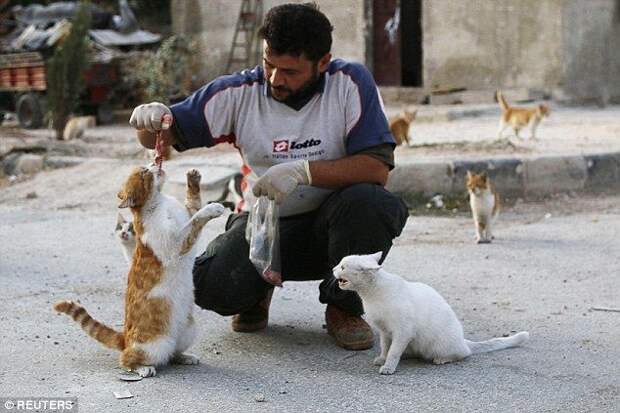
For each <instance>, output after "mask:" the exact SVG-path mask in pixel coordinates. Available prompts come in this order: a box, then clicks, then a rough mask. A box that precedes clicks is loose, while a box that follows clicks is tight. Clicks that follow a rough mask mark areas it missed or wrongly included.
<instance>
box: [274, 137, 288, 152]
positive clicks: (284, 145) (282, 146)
mask: <svg viewBox="0 0 620 413" xmlns="http://www.w3.org/2000/svg"><path fill="white" fill-rule="evenodd" d="M273 151H274V152H288V141H287V140H283V141H273Z"/></svg>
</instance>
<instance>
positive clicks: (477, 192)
mask: <svg viewBox="0 0 620 413" xmlns="http://www.w3.org/2000/svg"><path fill="white" fill-rule="evenodd" d="M466 186H467V192H469V205H470V206H471V213H472V215H473V217H474V224H475V226H476V242H477V243H478V244H488V243H490V242H491V241H492V240H493V239H494V238H495V237H494V236H493V233H492V232H491V227H492V225H493V223H494V222H495V220H496V219H497V216H498V215H499V208H500V200H499V194H498V193H497V191H496V190H495V187H494V186H493V183H492V182H491V179H490V178H489V176H488V175H487V173H486V172H482V173H480V174H475V173H473V172H471V171H467V182H466Z"/></svg>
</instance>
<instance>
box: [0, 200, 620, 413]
mask: <svg viewBox="0 0 620 413" xmlns="http://www.w3.org/2000/svg"><path fill="white" fill-rule="evenodd" d="M618 201H620V197H618V196H614V197H605V198H587V199H580V198H574V197H573V198H568V197H563V198H558V199H557V200H555V201H552V202H547V203H544V204H520V205H517V206H516V207H515V208H513V209H512V210H510V211H507V212H506V213H504V214H503V215H502V216H500V221H499V223H498V225H497V229H496V231H495V232H496V236H497V237H498V239H497V240H496V242H494V243H493V244H491V245H476V244H475V243H474V242H473V237H474V233H473V224H472V222H471V219H470V218H469V217H468V216H466V215H458V216H453V217H429V216H426V217H424V216H421V217H416V216H412V217H411V218H410V220H409V222H408V225H407V227H406V230H405V231H404V233H403V234H402V236H401V237H400V238H399V239H398V240H397V241H396V243H395V246H394V248H393V250H392V252H391V253H390V255H389V257H388V259H387V262H386V268H387V269H388V270H391V271H393V272H396V273H398V274H400V275H402V276H404V277H406V278H408V279H410V280H418V281H422V282H426V283H428V284H430V285H432V286H433V287H435V288H436V289H437V290H438V291H439V292H440V293H442V294H443V295H444V297H445V298H446V299H447V301H448V302H449V303H451V304H452V306H453V307H454V309H455V311H456V313H457V314H458V316H459V318H460V319H461V321H462V322H463V325H464V329H465V332H466V336H467V337H468V338H471V339H486V338H489V337H491V336H498V335H502V334H508V333H510V332H511V331H519V330H528V331H529V332H530V334H531V341H530V342H529V343H527V345H525V346H524V347H521V348H517V349H510V350H505V351H500V352H496V353H490V354H483V355H477V356H473V357H471V358H469V359H467V360H465V361H462V362H459V363H454V364H449V365H443V366H435V365H432V364H428V363H424V362H421V361H417V360H406V361H403V362H401V364H400V366H399V369H398V371H397V373H396V374H395V375H394V376H381V375H379V374H378V367H375V366H373V365H372V359H373V358H374V356H375V354H376V352H377V347H376V346H375V348H374V349H372V350H369V351H362V352H348V351H345V350H342V349H340V348H338V347H336V346H335V345H334V344H333V342H332V340H331V338H330V337H329V336H328V335H327V334H326V332H325V329H324V328H323V323H324V320H323V310H324V307H323V305H321V304H320V303H319V302H318V290H317V285H318V284H317V283H316V282H306V283H288V284H285V286H284V288H283V289H281V290H278V291H277V292H276V294H275V296H274V300H273V304H272V317H271V320H270V325H269V327H268V329H267V330H265V331H264V332H261V333H258V334H239V333H234V332H232V331H231V330H230V326H229V323H230V319H229V318H224V317H220V316H218V315H217V314H214V313H210V312H207V311H199V310H197V322H198V324H199V330H200V333H199V337H198V339H197V341H196V343H195V345H194V346H193V348H192V350H193V352H194V353H195V354H197V355H198V356H199V357H200V358H201V364H199V365H198V366H175V367H166V368H160V369H159V370H158V375H157V377H155V378H150V379H145V380H142V381H140V382H134V383H126V382H121V381H119V380H118V378H117V377H118V375H119V373H120V369H119V368H118V367H117V354H116V353H115V352H114V351H111V350H107V349H104V348H103V347H102V346H100V345H99V344H98V343H96V342H95V341H94V340H92V339H90V338H88V337H87V336H86V335H85V334H84V333H83V332H82V331H81V330H80V329H79V328H78V326H77V325H75V324H74V323H73V322H72V321H70V320H69V319H68V318H67V317H65V316H59V315H57V314H55V313H54V311H53V310H52V308H51V305H52V303H53V302H55V301H56V300H58V299H63V298H69V299H80V300H81V302H82V303H83V304H84V305H85V306H86V308H87V309H88V310H89V311H90V313H91V314H92V315H93V316H95V317H96V318H97V319H99V320H101V321H103V322H106V323H108V324H110V325H112V326H116V327H117V328H118V327H119V326H120V323H121V322H122V311H123V290H124V277H125V274H126V264H125V262H124V260H123V256H122V253H121V249H120V247H119V246H118V245H116V242H115V240H114V238H113V233H112V230H113V226H114V223H115V219H116V218H115V217H116V215H115V214H116V211H114V210H109V212H108V211H104V210H103V209H93V210H92V211H89V210H88V208H86V209H84V208H75V209H72V208H70V207H68V208H63V209H49V210H48V209H45V208H41V207H40V208H29V207H28V206H27V205H28V204H27V203H24V205H22V206H19V205H17V204H15V203H11V202H5V203H2V202H0V283H1V284H0V285H1V286H2V288H1V289H0V321H1V324H0V326H1V328H0V337H1V343H2V345H1V346H0V397H9V396H10V397H26V396H29V397H32V396H56V397H77V398H78V406H79V409H80V411H82V412H111V411H113V412H122V411H141V412H151V411H152V412H162V411H182V412H194V411H195V412H221V411H226V412H249V411H261V412H264V411H279V412H282V411H286V412H289V411H298V412H315V411H316V412H326V411H334V412H335V411H339V412H345V411H364V412H381V411H386V412H394V411H399V412H400V411H416V412H426V411H429V412H431V411H437V412H446V411H450V412H454V411H466V412H472V411H482V412H513V411H514V412H547V411H552V412H556V411H557V412H584V411H588V412H590V411H596V412H598V411H603V412H618V411H620V369H619V367H620V365H619V361H618V360H619V359H620V357H619V356H620V350H619V347H620V329H619V325H620V313H614V312H599V311H592V310H591V307H593V306H604V307H616V308H617V307H620V294H619V291H620V243H619V242H618V236H617V234H619V233H620V207H619V206H618V205H620V203H619V202H618ZM223 224H224V218H219V219H218V220H216V221H212V223H211V224H209V225H208V230H207V231H205V234H204V235H205V237H204V239H203V240H202V242H203V243H204V242H206V241H207V240H208V239H211V238H212V237H214V236H215V234H217V233H218V231H221V229H222V227H223ZM122 390H128V391H129V392H130V393H131V394H132V395H133V397H132V398H129V399H122V400H117V399H116V398H115V397H114V395H113V392H115V391H122ZM261 398H264V401H257V400H261ZM1 409H2V407H0V411H1Z"/></svg>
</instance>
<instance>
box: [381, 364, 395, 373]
mask: <svg viewBox="0 0 620 413" xmlns="http://www.w3.org/2000/svg"><path fill="white" fill-rule="evenodd" d="M395 371H396V367H392V366H387V365H385V364H384V365H383V366H381V368H380V369H379V373H380V374H383V375H388V376H389V375H392V374H394V372H395Z"/></svg>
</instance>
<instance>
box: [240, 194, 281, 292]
mask: <svg viewBox="0 0 620 413" xmlns="http://www.w3.org/2000/svg"><path fill="white" fill-rule="evenodd" d="M278 222H279V214H278V205H277V204H276V203H275V201H270V200H269V199H267V197H265V196H261V197H258V199H257V200H256V202H255V203H254V205H253V206H252V210H251V211H250V216H249V218H248V224H247V227H246V230H245V238H246V239H247V241H248V243H249V244H250V261H251V262H252V264H254V266H255V267H256V269H257V270H258V273H259V274H260V275H261V277H263V279H264V280H265V281H267V282H268V283H269V284H272V285H276V286H278V287H282V269H281V266H280V230H279V225H278Z"/></svg>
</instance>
